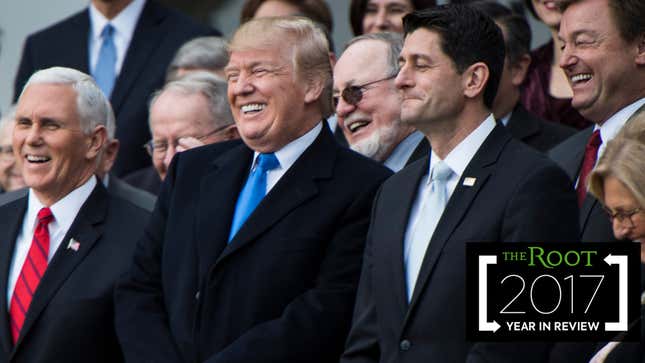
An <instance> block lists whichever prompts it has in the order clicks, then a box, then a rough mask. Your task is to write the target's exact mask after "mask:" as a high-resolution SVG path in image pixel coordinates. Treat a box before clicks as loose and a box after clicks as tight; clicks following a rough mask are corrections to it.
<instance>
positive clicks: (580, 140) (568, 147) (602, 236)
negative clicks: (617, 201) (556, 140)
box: [548, 126, 616, 242]
mask: <svg viewBox="0 0 645 363" xmlns="http://www.w3.org/2000/svg"><path fill="white" fill-rule="evenodd" d="M592 133H593V126H591V127H589V128H586V129H584V130H582V131H580V132H578V133H577V134H575V135H573V136H572V137H570V138H568V139H567V140H565V141H564V142H563V143H561V144H560V145H558V146H556V147H554V148H553V149H551V151H549V154H548V155H549V157H551V159H553V160H554V161H555V162H556V163H557V164H558V165H560V167H562V169H564V171H566V172H567V175H568V176H569V183H570V184H571V185H575V182H576V180H577V179H578V174H579V173H580V168H581V167H582V159H583V158H584V156H585V146H586V145H587V142H588V141H589V138H590V137H591V134H592ZM580 228H581V229H580V240H582V241H583V242H609V241H615V240H616V239H615V238H614V232H613V230H612V227H611V223H610V222H609V218H607V214H606V213H605V212H604V211H603V209H602V205H601V203H600V202H599V201H598V200H597V199H596V198H594V197H593V196H592V195H591V194H587V197H586V198H585V201H584V203H583V204H582V207H581V208H580Z"/></svg>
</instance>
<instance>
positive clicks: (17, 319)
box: [9, 208, 54, 344]
mask: <svg viewBox="0 0 645 363" xmlns="http://www.w3.org/2000/svg"><path fill="white" fill-rule="evenodd" d="M53 220H54V216H53V215H52V212H51V210H49V208H43V209H41V210H40V211H39V212H38V224H37V225H36V230H35V231H34V238H33V239H32V241H31V247H29V252H28V253H27V258H26V259H25V262H24V263H23V264H22V269H21V270H20V276H18V280H17V281H16V287H15V288H14V290H13V295H12V296H11V303H10V305H9V317H10V319H11V337H12V338H13V342H14V344H15V343H16V342H17V341H18V337H19V336H20V330H21V329H22V325H23V324H24V322H25V317H26V316H27V311H28V310H29V305H31V299H32V297H33V296H34V292H35V291H36V288H37V287H38V283H40V279H41V278H42V277H43V274H44V273H45V270H46V269H47V256H48V255H49V230H48V229H47V225H48V224H49V223H50V222H51V221H53Z"/></svg>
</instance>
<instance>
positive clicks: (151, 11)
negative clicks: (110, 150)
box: [110, 1, 164, 113]
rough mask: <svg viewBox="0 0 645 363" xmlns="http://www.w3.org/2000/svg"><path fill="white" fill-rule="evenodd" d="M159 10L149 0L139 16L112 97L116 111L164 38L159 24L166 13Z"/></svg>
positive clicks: (116, 111)
mask: <svg viewBox="0 0 645 363" xmlns="http://www.w3.org/2000/svg"><path fill="white" fill-rule="evenodd" d="M158 10H159V9H158V7H157V6H156V5H155V4H154V3H153V2H152V1H147V2H146V5H145V7H144V8H143V11H142V12H141V15H140V16H139V21H138V23H137V26H136V28H135V30H134V34H133V37H132V41H131V42H130V46H129V47H128V50H127V52H126V54H125V59H124V61H123V68H122V69H121V72H120V74H119V76H118V77H117V79H116V83H115V84H114V91H113V92H112V96H111V97H110V101H111V102H112V107H113V108H114V111H115V113H118V112H119V111H118V110H120V108H121V104H122V103H123V101H124V100H125V99H126V96H127V95H128V93H129V90H130V88H132V87H133V85H134V84H135V81H136V79H137V77H138V76H139V75H141V74H142V73H145V65H146V64H147V63H148V61H149V58H150V56H151V55H152V53H153V51H154V50H155V48H157V46H158V45H159V43H160V42H161V40H162V39H163V38H164V34H160V32H159V24H160V23H161V22H162V21H163V19H164V15H163V14H162V13H160V12H159V11H158Z"/></svg>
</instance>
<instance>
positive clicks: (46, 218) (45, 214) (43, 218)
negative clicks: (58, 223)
mask: <svg viewBox="0 0 645 363" xmlns="http://www.w3.org/2000/svg"><path fill="white" fill-rule="evenodd" d="M53 220H54V215H53V214H52V211H51V209H49V208H42V209H41V210H39V211H38V223H40V224H44V225H45V226H46V225H48V224H49V223H50V222H51V221H53Z"/></svg>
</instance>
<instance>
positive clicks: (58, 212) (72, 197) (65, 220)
mask: <svg viewBox="0 0 645 363" xmlns="http://www.w3.org/2000/svg"><path fill="white" fill-rule="evenodd" d="M95 186H96V177H94V176H92V177H90V178H89V179H88V180H87V181H86V182H85V183H83V185H81V186H80V187H78V188H76V189H74V190H73V191H71V192H70V193H69V194H67V195H66V196H65V197H63V198H62V199H61V200H59V201H57V202H56V203H54V204H52V205H51V206H50V207H49V209H50V210H51V212H52V215H53V216H54V220H53V221H52V223H51V228H53V229H59V228H60V229H62V230H64V231H67V230H69V228H70V227H71V226H72V223H73V222H74V219H76V215H77V214H78V211H79V210H80V209H81V207H82V206H83V203H85V201H86V200H87V198H89V196H90V194H91V193H92V191H93V190H94V187H95ZM43 207H44V204H43V203H42V202H41V201H40V200H39V199H38V197H36V194H35V193H33V191H32V190H31V189H29V198H28V207H27V220H28V221H30V223H33V224H31V225H30V229H31V230H33V229H34V228H35V227H36V223H37V218H38V212H39V211H40V210H41V209H42V208H43Z"/></svg>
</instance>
